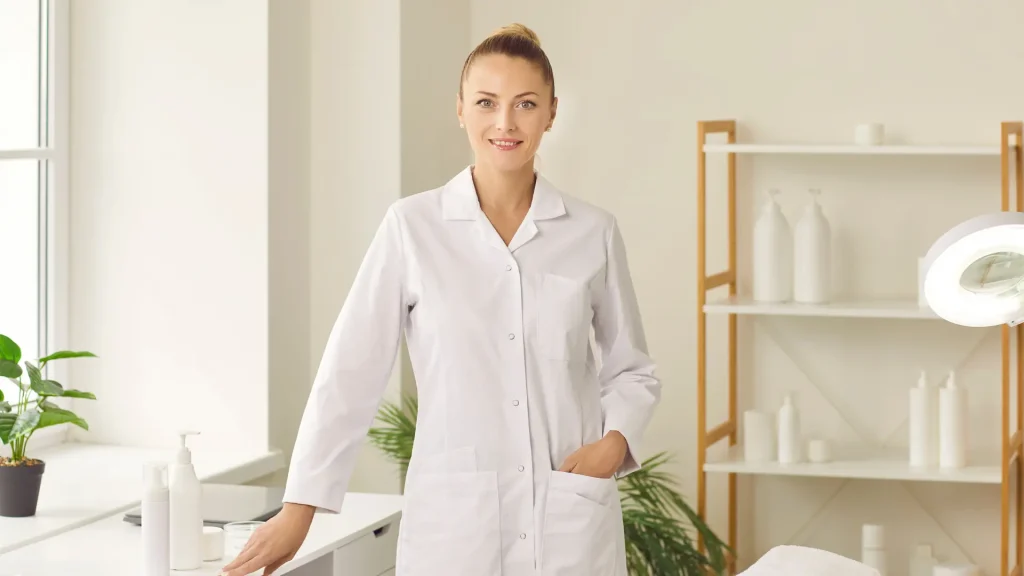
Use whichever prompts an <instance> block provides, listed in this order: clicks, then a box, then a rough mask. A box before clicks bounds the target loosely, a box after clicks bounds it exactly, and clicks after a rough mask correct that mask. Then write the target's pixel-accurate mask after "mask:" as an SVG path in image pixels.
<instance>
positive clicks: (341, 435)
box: [284, 205, 407, 513]
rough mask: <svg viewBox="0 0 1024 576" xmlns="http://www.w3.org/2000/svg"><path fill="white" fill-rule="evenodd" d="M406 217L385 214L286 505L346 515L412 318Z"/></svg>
mask: <svg viewBox="0 0 1024 576" xmlns="http://www.w3.org/2000/svg"><path fill="white" fill-rule="evenodd" d="M404 269H405V254H404V250H403V239H402V231H401V227H400V220H399V216H398V214H397V213H396V208H395V206H394V205H393V206H392V207H391V208H390V209H389V210H388V212H387V214H386V215H385V217H384V219H383V221H382V223H381V224H380V226H379V228H378V229H377V232H376V234H375V236H374V238H373V240H372V241H371V243H370V246H369V248H368V250H367V252H366V254H365V256H364V257H363V261H362V263H361V264H360V267H359V269H358V271H357V273H356V277H355V280H354V282H353V284H352V287H351V289H350V290H349V293H348V296H347V297H346V298H345V302H344V304H343V305H342V308H341V312H340V313H339V315H338V317H337V319H336V321H335V323H334V325H333V328H332V330H331V332H330V335H329V337H328V339H327V345H326V349H325V351H324V353H323V357H322V359H321V361H320V366H319V368H318V370H317V372H316V376H315V377H314V379H313V386H312V390H311V391H310V394H309V398H308V400H307V403H306V407H305V411H304V413H303V415H302V420H301V422H300V424H299V430H298V435H297V437H296V440H295V447H294V450H293V452H292V459H291V463H290V465H289V473H288V480H287V483H286V487H285V494H284V501H285V502H292V503H299V504H308V505H311V506H315V507H316V508H318V509H319V510H322V511H328V512H335V513H337V512H339V511H340V510H341V505H342V501H343V500H344V497H345V493H346V491H347V490H348V484H349V479H350V477H351V476H352V470H353V468H354V467H355V462H356V456H357V454H358V452H359V450H360V448H361V447H362V445H363V443H364V441H365V439H366V436H367V432H368V431H369V428H370V426H371V425H372V423H373V421H374V419H375V417H376V414H377V409H378V407H379V405H380V402H381V400H382V397H383V395H384V390H385V388H386V387H387V383H388V380H389V378H390V376H391V373H392V370H393V367H394V363H395V359H396V356H397V353H398V347H399V343H400V339H401V333H402V328H403V326H404V323H405V319H406V315H407V302H406V298H405V295H404V294H405V290H404V282H403V279H404Z"/></svg>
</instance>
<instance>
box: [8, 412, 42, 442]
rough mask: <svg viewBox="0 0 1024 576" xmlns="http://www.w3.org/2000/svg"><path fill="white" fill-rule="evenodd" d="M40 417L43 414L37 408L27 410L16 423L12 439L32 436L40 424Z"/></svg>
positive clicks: (12, 428)
mask: <svg viewBox="0 0 1024 576" xmlns="http://www.w3.org/2000/svg"><path fill="white" fill-rule="evenodd" d="M40 416H41V413H40V412H39V410H36V409H35V408H32V409H30V410H26V411H24V412H22V413H21V414H19V415H18V419H17V420H15V422H14V426H13V427H11V438H19V437H21V436H28V435H29V434H31V433H32V431H33V430H35V429H36V426H37V425H38V424H39V417H40Z"/></svg>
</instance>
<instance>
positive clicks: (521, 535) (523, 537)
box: [519, 532, 526, 540]
mask: <svg viewBox="0 0 1024 576" xmlns="http://www.w3.org/2000/svg"><path fill="white" fill-rule="evenodd" d="M519 539H520V540H526V533H525V532H523V533H522V534H520V535H519Z"/></svg>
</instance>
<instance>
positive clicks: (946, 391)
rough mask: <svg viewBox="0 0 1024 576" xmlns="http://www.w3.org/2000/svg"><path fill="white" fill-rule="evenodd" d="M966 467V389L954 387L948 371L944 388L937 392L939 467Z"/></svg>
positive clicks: (952, 378) (954, 377) (954, 380)
mask: <svg viewBox="0 0 1024 576" xmlns="http://www.w3.org/2000/svg"><path fill="white" fill-rule="evenodd" d="M966 465H967V389H966V388H960V387H958V386H957V385H956V374H955V373H954V372H953V371H952V370H950V371H949V378H948V379H947V380H946V387H945V388H943V389H942V390H940V391H939V466H940V467H941V468H963V467H964V466H966Z"/></svg>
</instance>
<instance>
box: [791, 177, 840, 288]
mask: <svg viewBox="0 0 1024 576" xmlns="http://www.w3.org/2000/svg"><path fill="white" fill-rule="evenodd" d="M810 193H811V203H810V205H808V206H807V208H805V209H804V213H803V215H802V216H801V217H800V220H799V221H797V223H796V227H795V228H794V231H793V300H794V301H796V302H801V303H805V304H823V303H825V302H828V301H829V299H830V298H831V297H832V227H831V226H830V225H829V223H828V220H827V219H826V218H825V214H824V212H822V210H821V204H819V203H818V196H819V195H821V190H818V189H816V188H812V189H811V191H810Z"/></svg>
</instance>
